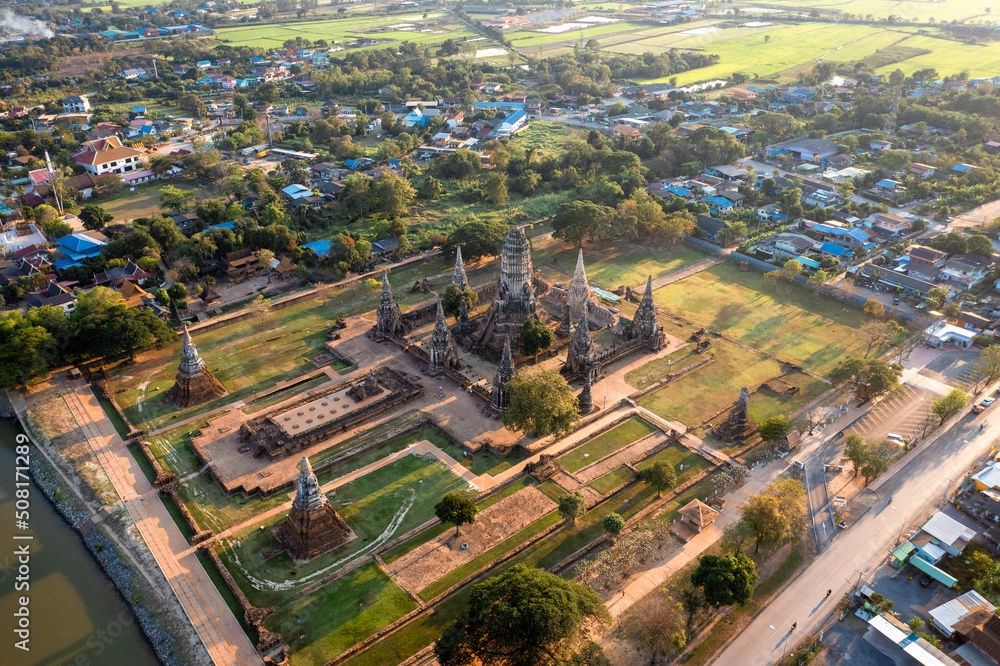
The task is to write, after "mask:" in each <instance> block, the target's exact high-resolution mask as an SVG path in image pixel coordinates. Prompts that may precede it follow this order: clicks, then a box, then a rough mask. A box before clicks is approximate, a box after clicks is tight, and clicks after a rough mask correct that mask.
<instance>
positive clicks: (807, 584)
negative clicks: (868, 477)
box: [714, 410, 1000, 666]
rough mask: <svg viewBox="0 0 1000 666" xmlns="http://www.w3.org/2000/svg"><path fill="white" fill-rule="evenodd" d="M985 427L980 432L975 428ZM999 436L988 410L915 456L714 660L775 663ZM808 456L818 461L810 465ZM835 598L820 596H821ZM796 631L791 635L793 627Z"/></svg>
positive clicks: (995, 417)
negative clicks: (888, 499)
mask: <svg viewBox="0 0 1000 666" xmlns="http://www.w3.org/2000/svg"><path fill="white" fill-rule="evenodd" d="M980 424H985V425H986V428H985V430H980V429H979V426H980ZM998 435H1000V410H997V411H992V412H991V411H990V410H986V411H985V412H984V413H983V414H981V415H979V416H978V417H975V418H974V415H968V416H966V417H964V418H963V419H962V420H961V421H960V422H959V423H958V425H956V426H955V427H954V428H952V429H951V430H950V431H948V432H945V433H944V434H942V435H941V437H940V439H938V440H937V441H936V442H934V443H933V444H931V445H930V446H928V447H927V448H926V449H925V450H923V451H922V452H920V453H919V454H917V455H916V456H914V457H913V458H912V459H911V460H910V462H909V463H907V464H906V465H905V466H904V467H903V468H902V469H900V470H899V471H898V472H897V473H896V474H895V475H893V476H892V477H891V478H888V479H886V481H885V482H884V483H883V484H882V485H881V487H879V488H877V489H876V490H875V491H876V492H877V493H878V495H879V496H880V497H881V498H886V497H889V496H892V497H893V498H894V499H893V503H892V506H887V504H886V502H885V500H884V499H880V500H879V502H878V503H877V504H876V505H875V506H874V507H873V508H872V509H871V510H870V511H869V512H868V513H866V514H865V515H864V516H862V518H861V519H860V520H858V521H857V522H856V523H855V524H854V525H853V526H851V527H849V528H848V529H847V530H844V531H843V532H841V533H840V534H839V535H838V536H837V537H836V538H835V539H833V541H832V543H830V544H829V546H827V548H826V549H825V550H824V551H823V552H822V553H821V554H820V555H819V556H818V557H817V558H816V559H815V560H814V561H813V563H812V564H811V565H810V566H809V568H808V569H806V570H805V572H803V573H802V575H800V576H799V577H798V578H796V579H795V581H794V582H792V583H791V584H790V585H789V586H788V587H787V588H786V589H785V591H784V592H782V593H781V594H780V595H779V596H778V597H777V598H776V599H774V600H773V601H772V602H771V603H770V604H768V606H767V607H766V608H765V609H764V611H763V612H762V613H761V614H760V615H758V616H757V618H756V619H755V620H754V621H753V622H752V623H751V624H750V626H748V627H747V628H746V630H744V631H743V633H741V634H740V635H739V636H738V637H737V638H736V640H734V641H733V642H732V643H731V644H730V645H729V647H727V648H726V649H725V650H724V651H723V652H722V653H721V654H720V655H719V657H718V658H717V659H716V660H715V662H714V663H716V664H719V665H720V666H729V665H730V664H732V665H733V666H736V665H740V666H742V664H755V665H757V664H772V663H776V662H779V661H781V659H782V656H783V654H784V652H785V651H786V650H788V649H791V648H792V647H794V646H795V644H797V643H798V642H799V641H801V640H803V639H805V638H806V637H808V636H809V635H810V634H811V633H812V632H813V631H815V630H817V629H819V627H820V625H821V623H822V622H823V621H824V620H825V619H826V618H827V617H829V614H830V613H831V612H833V611H834V608H835V607H836V605H837V603H838V602H839V600H840V599H841V598H842V596H843V595H845V594H849V593H851V592H853V589H854V586H855V584H856V583H857V581H858V580H859V578H862V577H865V576H867V575H868V574H869V573H870V572H871V571H873V570H874V569H875V568H877V567H878V566H879V564H880V563H881V562H883V561H884V559H885V556H886V555H887V554H888V552H889V549H890V547H891V546H892V545H894V544H895V543H896V541H897V538H898V536H899V534H900V533H901V532H902V531H903V530H904V528H906V527H908V526H910V525H911V524H913V523H915V522H918V521H921V520H923V519H924V518H926V517H927V515H928V513H929V512H930V511H931V510H933V508H934V507H935V506H936V505H938V504H940V503H941V502H942V501H943V499H944V497H945V495H946V493H947V492H948V491H949V489H953V488H954V487H955V485H956V483H957V482H959V481H960V480H961V479H962V478H963V477H964V475H965V472H966V471H967V470H968V469H969V467H970V466H971V465H972V464H973V463H974V462H975V461H976V460H977V459H979V458H981V457H982V456H984V455H985V454H986V453H988V452H989V450H990V446H991V444H993V442H995V441H996V439H997V437H998ZM822 453H823V448H822V447H821V448H820V449H819V450H818V451H816V452H812V453H811V454H810V460H809V461H808V462H807V465H820V464H821V462H820V460H819V458H818V456H819V455H822ZM813 458H816V459H815V460H813ZM827 589H832V590H833V594H831V595H830V597H829V598H826V597H825V594H826V590H827ZM794 622H797V623H798V627H797V628H796V629H795V630H794V631H790V627H791V625H792V623H794Z"/></svg>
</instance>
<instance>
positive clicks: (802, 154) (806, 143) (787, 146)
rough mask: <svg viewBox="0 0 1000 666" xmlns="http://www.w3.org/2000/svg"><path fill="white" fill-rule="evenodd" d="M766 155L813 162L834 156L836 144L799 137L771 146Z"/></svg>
mask: <svg viewBox="0 0 1000 666" xmlns="http://www.w3.org/2000/svg"><path fill="white" fill-rule="evenodd" d="M768 153H769V154H772V155H778V154H782V153H787V154H791V155H792V156H793V157H795V158H796V159H799V160H802V161H803V162H813V161H815V160H822V159H826V158H828V157H833V156H834V155H836V154H837V144H836V143H834V142H833V141H830V140H829V139H809V138H806V137H800V138H798V139H790V140H789V141H783V142H781V143H779V144H776V145H774V146H771V147H770V148H768Z"/></svg>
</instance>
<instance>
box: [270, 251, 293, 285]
mask: <svg viewBox="0 0 1000 666" xmlns="http://www.w3.org/2000/svg"><path fill="white" fill-rule="evenodd" d="M269 268H270V270H271V275H273V276H275V277H276V278H277V279H278V281H279V282H280V281H284V280H285V279H286V278H289V277H294V274H295V269H296V268H298V266H297V265H296V264H295V263H293V262H292V260H291V259H289V258H288V257H286V256H285V255H281V259H280V260H278V259H277V258H274V259H271V263H270V265H269Z"/></svg>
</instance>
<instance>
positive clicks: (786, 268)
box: [781, 259, 802, 282]
mask: <svg viewBox="0 0 1000 666" xmlns="http://www.w3.org/2000/svg"><path fill="white" fill-rule="evenodd" d="M781 270H782V272H783V273H784V278H785V279H786V280H788V281H789V282H791V281H792V280H794V279H795V278H796V277H798V276H799V275H802V264H800V263H799V262H798V261H796V260H795V259H789V260H788V261H786V262H785V264H784V265H783V266H782V267H781Z"/></svg>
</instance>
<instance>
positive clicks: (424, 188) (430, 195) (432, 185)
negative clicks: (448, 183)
mask: <svg viewBox="0 0 1000 666" xmlns="http://www.w3.org/2000/svg"><path fill="white" fill-rule="evenodd" d="M442 194H444V188H442V187H441V181H440V180H438V179H437V178H435V177H434V176H427V178H425V179H424V182H423V183H422V184H421V185H420V189H419V190H417V196H418V197H420V198H421V199H427V200H428V201H433V200H435V199H440V198H441V195H442Z"/></svg>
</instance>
